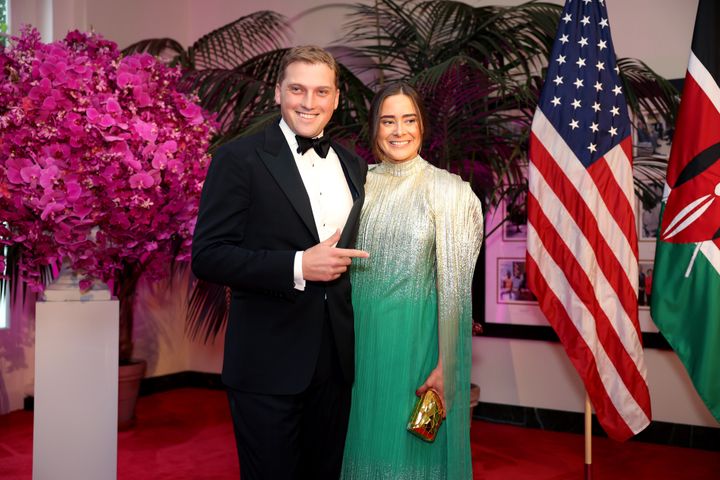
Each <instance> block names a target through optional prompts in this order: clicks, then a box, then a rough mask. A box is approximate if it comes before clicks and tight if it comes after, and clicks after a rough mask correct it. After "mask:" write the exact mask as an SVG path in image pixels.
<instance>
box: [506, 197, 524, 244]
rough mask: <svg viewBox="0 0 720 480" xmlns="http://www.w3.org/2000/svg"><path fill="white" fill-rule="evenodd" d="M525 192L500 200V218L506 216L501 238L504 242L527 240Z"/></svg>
mask: <svg viewBox="0 0 720 480" xmlns="http://www.w3.org/2000/svg"><path fill="white" fill-rule="evenodd" d="M526 201H527V194H526V193H525V192H522V193H518V194H517V196H514V197H510V196H509V197H507V198H506V199H505V200H503V202H502V206H503V209H502V218H505V217H508V219H507V220H506V221H505V223H503V228H502V238H503V241H506V242H525V241H526V240H527V206H526Z"/></svg>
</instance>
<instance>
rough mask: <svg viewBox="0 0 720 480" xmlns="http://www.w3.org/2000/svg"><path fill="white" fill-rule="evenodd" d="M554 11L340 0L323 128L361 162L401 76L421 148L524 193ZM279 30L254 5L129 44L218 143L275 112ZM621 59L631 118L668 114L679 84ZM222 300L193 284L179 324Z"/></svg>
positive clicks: (528, 6) (192, 328) (214, 321)
mask: <svg viewBox="0 0 720 480" xmlns="http://www.w3.org/2000/svg"><path fill="white" fill-rule="evenodd" d="M561 10H562V7H561V6H559V5H555V4H550V3H544V2H528V3H525V4H522V5H518V6H513V7H497V6H481V7H474V6H471V5H468V4H465V3H462V2H458V1H451V0H430V1H417V0H406V1H398V0H377V1H375V2H374V3H372V4H368V5H363V4H355V5H348V22H347V24H346V25H345V28H344V30H345V31H346V34H345V36H344V37H343V38H341V39H338V41H337V42H336V44H335V45H334V46H331V47H330V49H331V50H333V51H334V53H335V54H336V57H337V58H338V60H339V61H340V63H341V96H340V98H341V104H340V106H339V108H338V110H337V111H336V113H335V115H334V117H333V118H334V122H333V123H331V124H330V126H329V128H330V130H331V133H332V134H333V136H334V137H335V138H339V139H341V140H344V141H345V142H346V143H347V144H349V145H350V146H353V147H354V148H355V150H356V151H357V152H358V153H359V154H361V155H363V156H365V158H368V160H370V148H369V146H368V145H367V143H366V140H365V131H364V128H365V125H366V124H367V113H368V112H367V105H368V103H369V100H370V98H371V97H372V92H373V91H374V89H375V88H376V87H377V86H378V85H379V84H381V83H383V82H386V81H389V80H394V79H400V78H402V79H405V80H408V81H410V82H412V83H414V84H415V85H416V86H418V88H419V89H420V90H421V92H422V93H423V95H424V97H425V100H426V103H427V109H428V118H430V119H431V120H432V125H431V129H430V130H431V132H432V135H431V137H430V139H429V141H428V142H427V144H426V145H424V146H423V153H424V157H425V158H427V160H428V161H430V162H432V163H434V164H435V165H437V166H440V167H442V168H446V169H448V170H451V171H453V172H455V173H458V174H460V175H461V176H463V177H464V178H465V179H466V180H469V181H470V182H471V184H472V185H473V188H474V189H475V191H476V193H477V194H478V196H479V197H480V198H481V200H482V201H483V204H484V206H485V207H486V208H494V207H497V206H498V205H499V204H500V202H502V201H503V200H505V199H512V198H515V197H521V196H522V195H524V194H525V192H526V191H527V182H526V179H525V170H524V168H525V165H526V164H527V160H526V158H527V157H526V154H527V138H528V134H529V129H530V124H531V122H532V116H533V112H534V110H535V102H536V100H537V97H538V96H539V91H540V87H541V85H542V79H543V76H544V75H543V73H544V72H543V69H544V68H545V67H546V65H547V61H548V55H549V52H550V49H551V47H552V42H553V38H554V35H555V32H556V29H557V24H558V22H559V20H560V12H561ZM287 32H288V25H287V23H286V22H285V20H284V19H283V17H282V16H280V15H279V14H277V13H274V12H267V11H261V12H256V13H254V14H251V15H247V16H244V17H242V18H240V19H238V20H236V21H234V22H231V23H229V24H228V25H225V26H223V27H221V28H219V29H217V30H214V31H212V32H210V33H208V34H207V35H205V36H203V37H202V38H201V39H199V40H198V41H197V42H195V44H193V45H192V46H191V47H190V48H188V49H187V50H185V49H183V48H182V47H181V46H180V45H179V43H178V42H176V41H174V40H172V39H167V38H162V39H150V40H145V41H142V42H138V43H136V44H134V45H131V46H130V47H128V49H127V50H126V51H128V52H137V51H148V52H151V53H154V54H156V55H165V56H166V57H167V61H168V62H170V63H171V64H180V65H182V66H183V68H184V73H183V86H184V87H185V88H187V89H195V90H196V91H197V92H198V94H199V96H200V101H201V104H202V105H203V107H204V108H206V109H208V110H209V111H212V112H216V113H217V114H218V118H219V121H220V134H219V135H218V137H216V139H215V142H214V146H217V145H219V144H222V143H224V142H226V141H228V140H230V139H232V138H235V137H237V136H241V135H245V134H248V133H251V132H254V131H257V130H258V129H259V128H261V127H262V126H264V124H265V123H266V122H267V121H268V120H269V119H271V118H274V117H276V115H277V110H276V109H275V106H274V102H273V89H274V82H275V79H276V78H277V67H278V62H279V59H280V58H281V57H282V55H283V54H284V52H285V50H284V49H282V48H281V47H280V45H281V44H282V41H283V40H284V39H286V38H287ZM168 55H169V56H168ZM618 66H619V68H620V75H621V79H622V81H623V90H624V92H626V97H627V98H628V101H629V104H630V110H631V112H633V116H634V119H635V122H636V123H637V124H642V123H643V122H645V119H646V117H647V115H648V114H651V115H658V116H661V117H663V118H664V119H665V120H666V121H668V122H671V121H672V120H671V119H672V116H673V115H674V113H675V111H676V109H677V92H676V91H675V89H674V88H673V87H672V86H671V85H670V83H669V82H667V81H666V80H665V79H663V78H662V77H660V76H658V75H657V74H655V73H654V72H653V71H652V70H651V69H650V68H648V67H647V66H646V65H645V64H643V63H642V62H640V61H638V60H634V59H619V60H618ZM361 78H370V79H371V80H370V81H368V82H367V83H366V82H363V81H362V80H361ZM635 167H636V170H639V171H641V172H642V173H643V176H647V174H648V173H649V174H652V173H653V172H658V173H659V174H660V175H661V174H662V171H664V166H663V164H662V162H659V161H658V160H657V159H653V158H639V159H636V162H635ZM646 183H647V182H646V181H637V182H636V189H637V190H638V191H639V192H641V193H643V191H644V190H645V189H647V186H646ZM507 214H508V216H518V215H523V212H522V211H513V210H511V211H508V212H507ZM490 233H491V232H490ZM226 298H227V292H226V291H225V290H224V289H223V288H221V287H218V286H213V285H210V284H204V283H197V284H196V288H195V289H194V290H193V293H192V295H191V308H190V314H189V316H188V323H187V331H188V332H189V333H190V335H191V336H193V337H195V336H199V337H202V338H204V339H205V340H209V339H212V338H214V337H215V335H217V334H218V333H219V332H220V331H222V328H223V324H224V321H225V318H226V316H225V314H226V310H225V306H226Z"/></svg>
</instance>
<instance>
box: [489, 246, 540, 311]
mask: <svg viewBox="0 0 720 480" xmlns="http://www.w3.org/2000/svg"><path fill="white" fill-rule="evenodd" d="M496 286H497V288H496V290H497V303H498V304H501V303H535V304H536V303H537V298H536V297H535V295H534V294H533V293H532V292H531V291H530V289H529V288H528V286H527V278H526V275H525V259H524V258H519V257H517V258H508V257H500V258H498V259H497V283H496Z"/></svg>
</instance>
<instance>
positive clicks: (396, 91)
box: [369, 82, 428, 160]
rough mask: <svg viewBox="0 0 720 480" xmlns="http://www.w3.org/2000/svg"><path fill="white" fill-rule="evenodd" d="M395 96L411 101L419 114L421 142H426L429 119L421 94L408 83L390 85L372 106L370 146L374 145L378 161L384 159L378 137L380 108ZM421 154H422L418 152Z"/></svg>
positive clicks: (377, 95) (377, 96) (375, 99)
mask: <svg viewBox="0 0 720 480" xmlns="http://www.w3.org/2000/svg"><path fill="white" fill-rule="evenodd" d="M393 95H405V96H406V97H408V98H409V99H410V101H411V102H412V104H413V106H414V107H415V112H416V113H417V120H418V128H419V129H420V136H421V142H420V145H421V146H422V142H423V141H424V140H425V137H426V135H427V130H428V129H427V117H426V114H425V107H424V106H423V101H422V99H421V98H420V94H419V93H418V91H417V90H415V88H414V87H412V86H411V85H410V84H408V83H406V82H397V83H390V84H387V85H385V86H384V87H382V88H381V89H380V90H379V91H378V92H377V93H376V94H375V98H373V101H372V104H371V105H370V116H369V123H370V145H372V152H373V155H375V158H376V159H378V160H382V159H383V154H382V150H380V147H379V146H378V142H377V135H378V130H379V129H380V108H381V107H382V104H383V102H384V101H385V99H386V98H388V97H392V96H393ZM418 153H420V152H418Z"/></svg>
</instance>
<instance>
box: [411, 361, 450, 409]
mask: <svg viewBox="0 0 720 480" xmlns="http://www.w3.org/2000/svg"><path fill="white" fill-rule="evenodd" d="M431 388H432V389H433V390H435V391H436V392H437V394H438V395H439V396H440V401H442V405H443V409H444V408H445V383H444V379H443V370H442V365H440V364H438V366H437V367H435V369H433V371H432V372H430V375H428V377H427V379H426V380H425V383H423V384H422V385H420V388H418V389H417V390H415V395H417V396H418V397H420V396H422V394H423V393H425V392H427V391H428V390H429V389H431Z"/></svg>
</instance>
